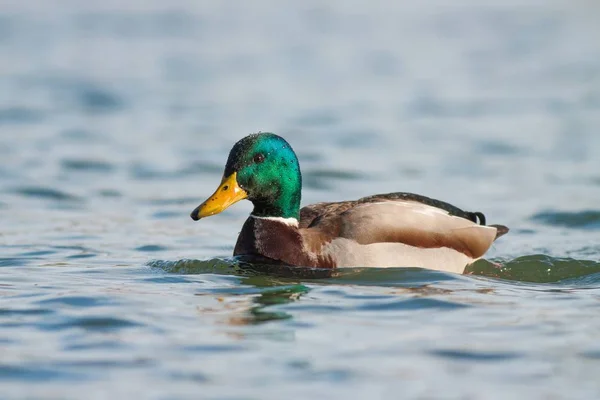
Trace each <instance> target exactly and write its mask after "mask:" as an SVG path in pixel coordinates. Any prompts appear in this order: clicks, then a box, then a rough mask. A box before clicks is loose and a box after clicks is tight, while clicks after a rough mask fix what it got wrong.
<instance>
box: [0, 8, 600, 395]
mask: <svg viewBox="0 0 600 400" xmlns="http://www.w3.org/2000/svg"><path fill="white" fill-rule="evenodd" d="M599 14H600V7H598V4H597V3H596V2H593V1H585V0H577V1H574V2H571V1H560V0H556V1H535V0H531V1H527V2H522V1H520V2H513V1H508V2H507V1H497V2H493V1H467V0H461V1H460V2H459V3H456V2H453V3H452V5H451V6H450V5H445V4H444V3H443V2H437V1H430V2H425V3H423V2H416V1H415V2H398V3H394V5H392V4H391V3H389V2H383V1H370V2H368V4H367V2H362V3H361V2H346V1H342V0H339V1H332V2H327V4H325V3H322V2H297V3H294V4H293V3H291V2H290V3H286V4H282V3H279V2H274V1H260V2H252V4H250V3H242V2H231V1H223V2H195V1H182V0H180V1H174V2H168V3H167V2H160V1H149V2H144V4H142V3H141V2H140V3H139V4H138V3H136V2H134V3H131V2H125V3H123V2H115V1H102V2H99V1H98V2H81V1H75V0H70V1H69V0H64V1H56V2H53V3H50V2H41V1H37V2H36V1H21V2H12V1H4V2H2V3H1V5H0V59H1V60H2V62H1V63H0V72H1V73H0V159H1V160H2V162H1V163H0V193H1V195H0V354H1V357H0V397H1V398H3V399H5V398H6V399H16V398H61V399H67V398H73V399H75V398H81V397H82V395H83V394H85V398H98V399H100V398H132V397H134V396H136V397H143V398H156V399H175V398H206V399H280V398H310V397H311V396H312V398H331V399H342V398H398V397H401V398H449V399H465V398H476V399H484V398H485V399H501V398H502V399H504V398H540V399H548V398H552V399H563V398H565V399H567V398H568V399H575V398H581V399H590V398H594V397H597V395H598V393H599V390H600V383H598V382H599V381H598V379H597V376H598V374H599V373H600V345H599V344H598V337H597V336H598V332H600V320H599V319H598V318H597V316H598V312H599V311H600V302H599V301H598V300H599V299H600V242H599V239H598V238H599V237H600V236H599V233H600V232H599V231H600V206H599V204H600V172H599V171H600V158H598V156H597V154H598V149H600V135H598V133H597V130H598V127H599V126H600V112H599V111H600V44H599V43H598V41H597V40H594V39H593V38H597V37H600V35H599V33H600V32H598V31H599V30H600V28H599V27H598V24H597V21H598V17H600V15H599ZM259 130H263V131H273V132H277V133H279V134H281V135H283V136H284V137H286V138H287V139H288V140H289V141H290V143H291V144H292V146H293V147H294V148H295V150H296V152H297V153H298V156H299V158H300V163H301V166H302V169H303V172H304V178H305V179H304V181H305V187H304V191H303V196H304V198H303V203H304V204H308V203H311V202H316V201H327V200H330V201H336V200H343V199H353V198H358V197H362V196H365V195H370V194H374V193H382V192H389V191H411V192H416V193H421V194H424V195H428V196H431V197H435V198H439V199H442V200H446V201H449V202H450V203H453V204H455V205H457V206H459V207H463V208H465V209H469V210H479V211H482V212H485V214H486V215H487V218H488V221H489V222H490V223H500V224H505V225H507V226H509V227H511V229H512V230H511V232H510V234H509V235H507V236H505V237H503V238H502V239H500V240H499V241H498V242H497V243H496V244H495V245H494V247H493V248H492V250H491V251H490V252H489V253H488V255H487V257H486V258H487V260H488V261H481V262H478V263H477V264H475V265H473V266H472V267H470V268H469V270H468V271H467V272H468V274H466V275H454V274H446V273H440V272H433V271H424V270H418V269H410V268H409V269H386V270H379V269H373V270H365V269H360V268H355V269H348V270H343V271H338V272H336V273H335V274H334V276H333V277H327V276H326V274H325V275H323V274H321V273H319V271H312V272H310V271H298V270H292V271H285V270H280V271H273V270H265V269H261V268H259V267H256V268H255V270H254V271H253V270H248V268H247V266H244V264H243V263H240V262H239V261H237V260H233V259H230V258H228V257H230V255H231V252H232V248H233V243H234V242H235V239H236V236H237V233H238V231H239V229H240V227H241V224H242V223H243V221H244V219H245V217H246V215H247V214H248V212H249V211H250V204H249V203H247V202H246V203H240V204H237V205H236V206H234V207H233V208H231V209H230V210H228V211H227V212H225V213H223V214H221V215H219V216H217V217H212V218H208V219H206V220H202V221H201V222H198V223H194V222H193V221H192V220H191V219H190V218H189V213H190V211H191V210H192V209H193V208H194V207H196V206H197V205H198V204H199V203H200V202H201V201H202V200H204V199H205V198H206V196H208V195H209V194H210V193H212V191H213V190H214V189H215V187H216V185H217V184H218V182H219V179H220V175H221V173H222V168H223V165H224V162H225V159H226V156H227V153H228V151H229V149H230V147H231V145H232V144H233V143H234V142H235V141H236V140H238V139H239V138H241V137H243V136H244V135H246V134H248V133H251V132H255V131H259Z"/></svg>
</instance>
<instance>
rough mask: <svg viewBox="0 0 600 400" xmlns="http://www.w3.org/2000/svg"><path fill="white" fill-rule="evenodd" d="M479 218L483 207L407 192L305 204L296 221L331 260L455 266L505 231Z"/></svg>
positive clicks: (478, 254)
mask: <svg viewBox="0 0 600 400" xmlns="http://www.w3.org/2000/svg"><path fill="white" fill-rule="evenodd" d="M484 224H485V217H484V215H483V214H482V213H479V212H467V211H463V210H461V209H459V208H458V207H455V206H453V205H451V204H448V203H445V202H442V201H439V200H434V199H431V198H428V197H425V196H420V195H415V194H412V193H389V194H382V195H375V196H370V197H365V198H362V199H360V200H356V201H346V202H338V203H318V204H313V205H309V206H306V207H304V208H302V209H301V210H300V223H299V225H300V228H301V230H302V231H303V232H304V237H305V239H306V242H307V243H306V244H307V245H308V246H309V247H311V248H312V250H313V251H318V252H320V253H322V255H324V256H325V257H327V258H329V257H331V258H334V264H335V265H336V266H380V267H388V266H416V267H423V268H431V269H441V270H449V271H455V272H456V271H460V272H462V270H463V269H464V266H465V265H466V264H468V263H469V262H471V261H473V260H475V259H477V258H480V257H481V256H483V254H485V252H486V251H487V250H488V249H489V247H490V246H491V245H492V243H493V242H494V240H495V239H496V238H497V237H499V236H501V235H503V234H504V233H506V232H507V231H508V228H506V227H504V226H500V225H492V226H485V225H484ZM312 238H315V240H312ZM312 242H314V243H312ZM316 247H318V248H316ZM441 264H444V265H441ZM450 264H451V265H450Z"/></svg>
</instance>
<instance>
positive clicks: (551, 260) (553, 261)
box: [465, 254, 600, 283]
mask: <svg viewBox="0 0 600 400" xmlns="http://www.w3.org/2000/svg"><path fill="white" fill-rule="evenodd" d="M465 273H467V274H472V275H481V276H488V277H492V278H500V279H507V280H513V281H522V282H535V283H551V282H562V281H568V280H574V279H577V278H582V277H589V276H593V275H594V274H599V273H600V262H597V261H592V260H576V259H573V258H556V257H551V256H547V255H544V254H535V255H528V256H523V257H518V258H515V259H513V260H510V261H505V262H501V263H493V262H490V261H487V260H479V261H477V262H475V263H473V264H472V265H470V266H468V267H467V270H466V271H465ZM593 281H594V282H589V279H588V280H587V281H586V282H587V283H598V282H600V276H598V279H594V280H593Z"/></svg>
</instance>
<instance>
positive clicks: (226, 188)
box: [190, 172, 248, 221]
mask: <svg viewBox="0 0 600 400" xmlns="http://www.w3.org/2000/svg"><path fill="white" fill-rule="evenodd" d="M236 175H237V173H236V172H234V173H233V174H231V175H229V176H228V177H225V178H223V181H221V185H220V186H219V188H218V189H217V190H216V191H215V192H214V193H213V195H212V196H210V197H209V198H208V199H207V200H206V201H205V202H204V203H202V204H200V205H199V206H198V207H196V209H195V210H194V211H192V214H191V215H190V216H191V217H192V219H193V220H194V221H198V220H199V219H200V218H205V217H210V216H211V215H215V214H218V213H220V212H222V211H223V210H225V209H226V208H227V207H229V206H231V205H232V204H235V203H237V202H238V201H240V200H244V199H245V198H247V197H248V193H246V191H245V190H244V189H242V188H241V187H239V185H238V183H237V179H236Z"/></svg>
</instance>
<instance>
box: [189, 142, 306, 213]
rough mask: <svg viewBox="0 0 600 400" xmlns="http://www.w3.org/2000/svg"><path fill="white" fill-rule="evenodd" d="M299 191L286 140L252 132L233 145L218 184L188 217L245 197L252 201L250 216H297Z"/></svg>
mask: <svg viewBox="0 0 600 400" xmlns="http://www.w3.org/2000/svg"><path fill="white" fill-rule="evenodd" d="M301 191H302V175H301V173H300V166H299V165H298V158H297V157H296V153H294V150H292V147H291V146H290V145H289V143H288V142H286V141H285V139H283V138H282V137H280V136H277V135H275V134H273V133H255V134H252V135H249V136H246V137H245V138H243V139H242V140H240V141H239V142H237V143H236V144H235V145H234V146H233V148H232V149H231V151H230V152H229V158H228V159H227V164H226V165H225V173H224V174H223V180H222V181H221V185H220V186H219V188H218V189H217V190H216V192H215V193H214V194H213V195H212V196H211V197H210V198H209V199H208V200H206V201H205V202H204V203H202V204H201V205H200V206H198V207H197V208H196V209H195V210H194V211H193V212H192V215H191V217H192V218H193V219H194V220H198V219H200V218H204V217H208V216H210V215H215V214H218V213H220V212H221V211H223V210H225V209H226V208H227V207H229V206H231V205H232V204H234V203H236V202H238V201H240V200H242V199H245V198H247V199H248V200H250V201H251V202H252V203H253V204H254V210H253V211H252V215H255V216H257V217H282V218H296V219H298V217H299V213H300V196H301Z"/></svg>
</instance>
